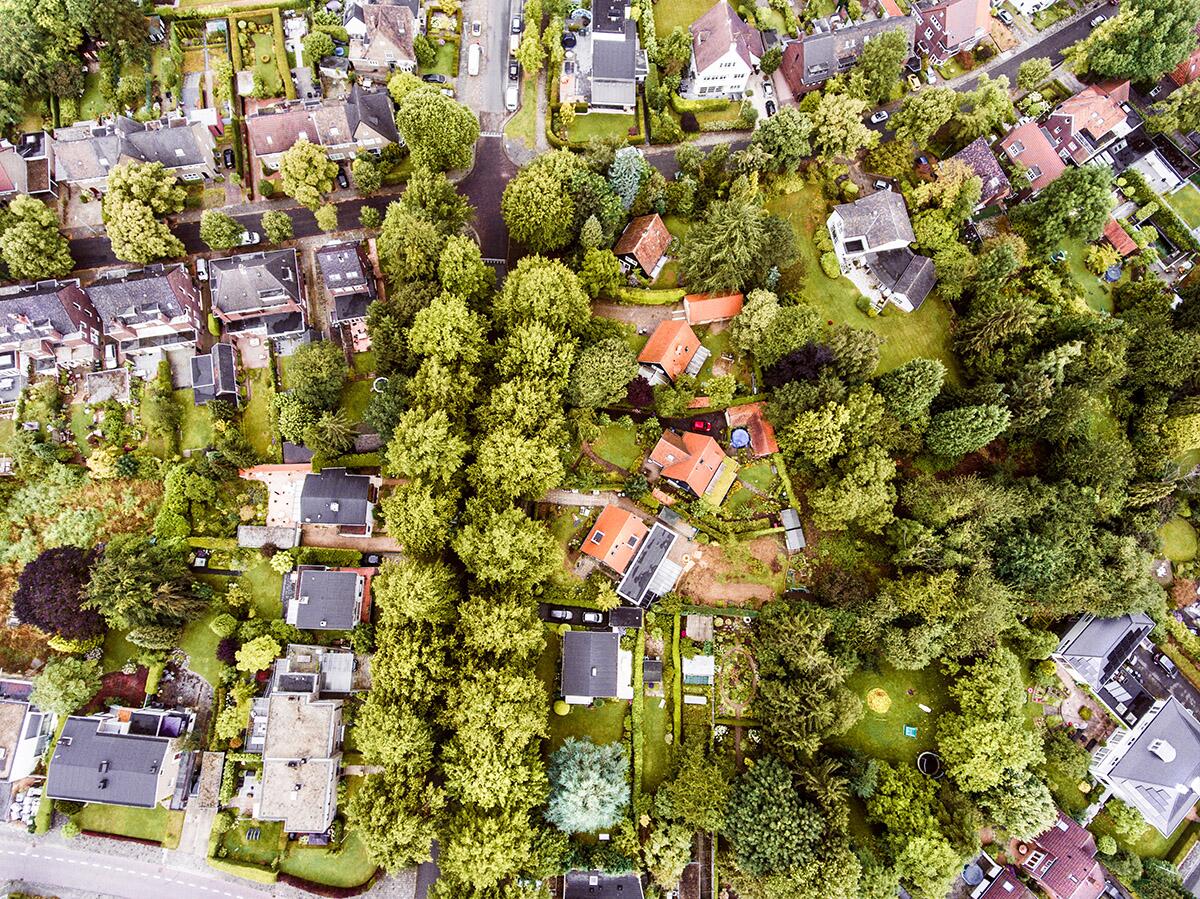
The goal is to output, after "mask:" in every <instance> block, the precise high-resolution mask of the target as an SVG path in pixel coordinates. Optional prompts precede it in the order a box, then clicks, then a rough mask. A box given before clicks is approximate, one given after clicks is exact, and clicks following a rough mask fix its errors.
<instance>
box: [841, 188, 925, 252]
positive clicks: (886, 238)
mask: <svg viewBox="0 0 1200 899" xmlns="http://www.w3.org/2000/svg"><path fill="white" fill-rule="evenodd" d="M834 212H836V213H837V214H838V217H839V218H841V220H842V233H843V235H844V239H845V240H852V239H854V238H863V239H864V240H865V241H866V244H867V248H868V249H870V248H871V247H878V246H882V245H883V244H887V243H892V242H893V241H897V240H901V241H903V242H904V243H912V242H913V241H914V240H915V239H916V238H915V237H914V235H913V229H912V222H910V221H909V218H908V208H907V207H906V206H905V205H904V198H903V197H902V196H900V194H898V193H896V192H895V191H893V190H877V191H875V193H873V194H868V195H867V196H865V197H862V198H861V199H858V200H855V201H854V202H853V203H842V204H840V205H838V206H835V207H834Z"/></svg>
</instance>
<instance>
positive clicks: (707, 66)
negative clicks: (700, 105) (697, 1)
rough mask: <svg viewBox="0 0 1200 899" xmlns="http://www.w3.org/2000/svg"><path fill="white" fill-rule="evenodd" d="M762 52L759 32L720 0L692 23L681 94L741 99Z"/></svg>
mask: <svg viewBox="0 0 1200 899" xmlns="http://www.w3.org/2000/svg"><path fill="white" fill-rule="evenodd" d="M762 54H763V43H762V35H761V34H759V33H758V31H757V29H755V28H751V27H750V26H749V25H747V24H746V23H745V22H743V21H742V20H741V18H740V17H739V16H738V14H737V13H736V12H734V11H733V7H732V6H730V5H729V4H728V3H727V2H725V0H721V2H720V3H718V4H717V5H716V6H714V7H713V8H712V9H710V10H709V11H708V12H706V13H705V14H704V15H702V16H701V17H700V18H699V19H697V20H696V21H695V22H694V23H693V24H692V61H691V63H689V65H688V72H687V78H686V79H684V83H683V86H682V88H681V93H682V95H683V97H684V98H685V99H689V100H709V99H721V98H724V99H729V100H740V99H742V97H743V96H745V93H746V88H747V82H748V81H749V79H750V76H751V75H752V74H753V73H754V72H755V71H757V70H758V61H759V59H761V58H762Z"/></svg>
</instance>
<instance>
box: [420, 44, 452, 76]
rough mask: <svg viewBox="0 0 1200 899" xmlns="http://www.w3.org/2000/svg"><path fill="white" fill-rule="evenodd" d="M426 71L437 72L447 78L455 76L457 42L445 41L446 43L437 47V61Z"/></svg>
mask: <svg viewBox="0 0 1200 899" xmlns="http://www.w3.org/2000/svg"><path fill="white" fill-rule="evenodd" d="M427 71H429V72H437V73H438V74H439V75H445V76H446V77H447V78H457V77H458V44H457V43H455V42H454V41H446V43H444V44H442V46H440V47H438V48H437V62H435V63H434V64H433V68H431V69H428V70H427Z"/></svg>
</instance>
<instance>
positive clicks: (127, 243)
mask: <svg viewBox="0 0 1200 899" xmlns="http://www.w3.org/2000/svg"><path fill="white" fill-rule="evenodd" d="M104 230H105V232H106V233H107V234H108V240H109V243H110V244H111V246H112V252H113V255H114V256H116V257H117V258H118V259H121V260H124V261H125V262H137V263H142V264H144V263H147V262H153V261H154V260H156V259H164V258H169V257H173V256H182V255H183V242H182V241H180V240H179V239H178V238H177V237H176V236H175V235H174V234H172V233H171V229H170V228H168V227H167V226H166V225H165V224H164V223H163V222H160V221H159V220H158V219H156V218H155V217H154V212H153V210H152V209H151V207H150V206H147V205H146V204H144V203H139V202H137V201H134V200H127V199H122V198H121V197H120V195H114V194H112V193H110V194H108V195H106V196H105V198H104Z"/></svg>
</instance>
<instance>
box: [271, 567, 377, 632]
mask: <svg viewBox="0 0 1200 899" xmlns="http://www.w3.org/2000/svg"><path fill="white" fill-rule="evenodd" d="M370 583H371V573H370V570H369V569H360V568H326V567H325V566H323V565H301V566H300V567H299V568H297V569H295V570H294V571H291V572H289V573H288V574H287V576H286V577H285V578H284V579H283V617H284V618H285V619H286V620H287V623H288V624H294V625H295V626H296V627H298V628H300V629H301V630H310V631H348V630H351V629H353V628H354V626H355V625H356V624H358V623H359V622H361V621H362V620H363V610H364V608H366V609H368V610H369V609H370V593H369V587H370Z"/></svg>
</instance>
